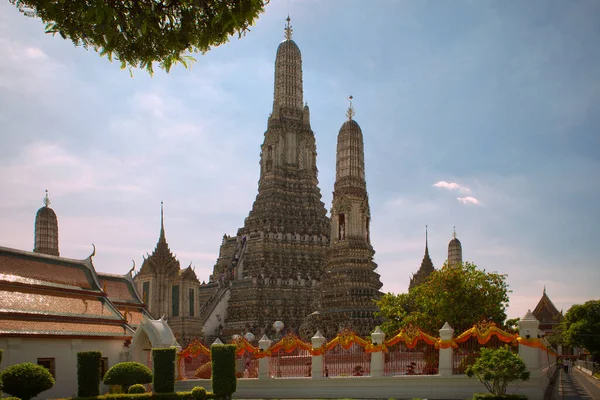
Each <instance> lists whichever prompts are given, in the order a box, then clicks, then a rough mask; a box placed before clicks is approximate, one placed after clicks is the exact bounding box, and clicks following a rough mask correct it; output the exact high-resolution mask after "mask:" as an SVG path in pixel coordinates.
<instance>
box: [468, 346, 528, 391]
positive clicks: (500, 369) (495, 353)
mask: <svg viewBox="0 0 600 400" xmlns="http://www.w3.org/2000/svg"><path fill="white" fill-rule="evenodd" d="M465 372H466V374H467V376H468V377H469V378H472V377H476V378H477V379H479V381H480V382H481V383H483V384H484V385H485V387H486V388H487V390H489V392H490V393H492V394H494V395H496V396H504V395H505V394H506V388H507V387H508V384H509V383H511V382H514V381H517V380H521V381H526V380H528V379H529V375H530V374H529V371H527V366H526V365H525V363H524V362H523V360H522V359H521V357H519V355H518V354H515V353H513V352H512V351H511V350H510V349H509V348H508V346H504V347H500V348H498V349H488V348H485V347H483V348H481V350H480V356H479V357H478V358H477V360H476V361H475V363H474V364H473V365H470V366H469V367H467V370H466V371H465Z"/></svg>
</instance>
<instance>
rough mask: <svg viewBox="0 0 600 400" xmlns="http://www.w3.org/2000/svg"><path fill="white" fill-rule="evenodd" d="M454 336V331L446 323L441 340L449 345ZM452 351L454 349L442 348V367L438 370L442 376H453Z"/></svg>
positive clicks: (441, 330) (441, 332)
mask: <svg viewBox="0 0 600 400" xmlns="http://www.w3.org/2000/svg"><path fill="white" fill-rule="evenodd" d="M452 336H454V329H452V327H451V326H450V324H448V322H446V323H445V324H444V326H442V329H440V339H441V340H442V342H446V343H447V342H448V341H450V340H452ZM452 351H453V349H452V347H448V348H445V349H443V348H441V347H440V365H439V368H438V373H439V374H440V376H452Z"/></svg>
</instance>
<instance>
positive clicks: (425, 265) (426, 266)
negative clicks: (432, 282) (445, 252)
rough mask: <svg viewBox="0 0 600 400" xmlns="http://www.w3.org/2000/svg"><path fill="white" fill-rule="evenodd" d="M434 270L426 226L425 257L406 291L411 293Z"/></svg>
mask: <svg viewBox="0 0 600 400" xmlns="http://www.w3.org/2000/svg"><path fill="white" fill-rule="evenodd" d="M434 270H435V268H434V267H433V262H432V261H431V257H429V243H428V241H427V226H425V255H424V256H423V261H421V267H420V268H419V270H418V271H417V273H416V274H413V276H412V277H411V278H410V283H409V284H408V291H411V290H412V289H413V288H415V287H416V286H418V285H420V284H421V283H423V282H425V280H426V279H427V277H428V276H429V275H431V273H432V272H433V271H434Z"/></svg>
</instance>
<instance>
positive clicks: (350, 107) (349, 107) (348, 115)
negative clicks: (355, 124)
mask: <svg viewBox="0 0 600 400" xmlns="http://www.w3.org/2000/svg"><path fill="white" fill-rule="evenodd" d="M353 98H354V97H352V96H348V102H349V103H350V105H349V106H348V111H346V116H347V117H348V120H351V119H352V117H354V115H355V114H356V112H355V111H354V107H352V99H353Z"/></svg>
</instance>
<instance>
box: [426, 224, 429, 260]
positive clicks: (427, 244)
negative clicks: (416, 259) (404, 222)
mask: <svg viewBox="0 0 600 400" xmlns="http://www.w3.org/2000/svg"><path fill="white" fill-rule="evenodd" d="M425 254H426V255H429V240H428V238H427V225H425Z"/></svg>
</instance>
